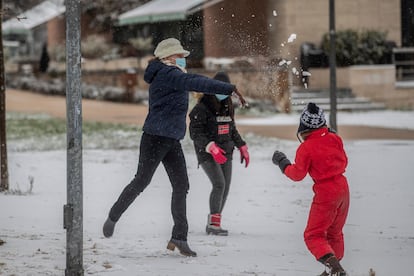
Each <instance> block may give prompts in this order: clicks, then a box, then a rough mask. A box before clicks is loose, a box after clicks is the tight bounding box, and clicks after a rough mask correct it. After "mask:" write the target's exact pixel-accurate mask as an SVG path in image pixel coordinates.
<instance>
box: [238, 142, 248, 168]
mask: <svg viewBox="0 0 414 276" xmlns="http://www.w3.org/2000/svg"><path fill="white" fill-rule="evenodd" d="M239 150H240V163H243V160H244V161H245V162H246V163H245V166H244V167H245V168H247V166H248V165H249V161H250V157H249V152H248V151H247V145H244V146H241V147H240V148H239Z"/></svg>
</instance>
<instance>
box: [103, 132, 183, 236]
mask: <svg viewBox="0 0 414 276" xmlns="http://www.w3.org/2000/svg"><path fill="white" fill-rule="evenodd" d="M160 162H162V164H163V165H164V167H165V170H166V171H167V174H168V177H169V179H170V182H171V185H172V197H171V213H172V217H173V220H174V226H173V229H172V238H174V239H179V240H187V234H188V222H187V214H186V212H187V210H186V200H187V192H188V189H189V182H188V175H187V167H186V162H185V158H184V153H183V150H182V148H181V144H180V141H178V140H175V139H171V138H167V137H162V136H155V135H149V134H146V133H144V134H143V135H142V139H141V145H140V155H139V162H138V169H137V173H136V174H135V177H134V179H132V181H131V183H129V184H128V185H127V186H126V187H125V188H124V190H123V191H122V193H121V194H120V196H119V198H118V200H117V201H116V202H115V204H114V205H113V206H112V208H111V210H110V212H109V218H110V219H111V220H112V221H118V220H119V218H120V217H121V215H122V214H123V213H124V212H125V210H126V209H127V208H128V207H129V205H131V203H132V202H133V201H134V200H135V198H136V197H137V196H138V195H139V194H140V193H141V192H142V191H143V190H144V189H145V188H146V187H147V186H148V185H149V183H150V182H151V179H152V177H153V175H154V173H155V170H156V169H157V167H158V165H159V164H160Z"/></svg>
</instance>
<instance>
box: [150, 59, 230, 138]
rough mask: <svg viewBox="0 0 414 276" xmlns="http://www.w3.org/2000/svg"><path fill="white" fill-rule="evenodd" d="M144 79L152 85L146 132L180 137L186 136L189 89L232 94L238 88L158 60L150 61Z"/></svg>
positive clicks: (208, 92)
mask: <svg viewBox="0 0 414 276" xmlns="http://www.w3.org/2000/svg"><path fill="white" fill-rule="evenodd" d="M144 80H145V81H146V82H147V83H149V84H150V87H149V112H148V115H147V118H146V119H145V123H144V127H143V131H144V132H145V133H147V134H151V135H158V136H164V137H169V138H173V139H176V140H181V139H183V138H184V135H185V131H186V116H187V111H188V96H189V93H188V92H189V91H196V92H204V93H207V94H215V93H217V94H225V95H230V94H231V93H232V92H233V91H234V90H235V86H234V85H233V84H230V83H226V82H221V81H218V80H214V79H210V78H207V77H204V76H201V75H197V74H188V73H184V72H183V71H181V70H180V69H179V68H178V67H175V66H169V65H166V64H164V63H162V62H160V61H159V60H157V59H156V60H154V61H151V62H150V63H149V64H148V67H147V69H146V70H145V74H144Z"/></svg>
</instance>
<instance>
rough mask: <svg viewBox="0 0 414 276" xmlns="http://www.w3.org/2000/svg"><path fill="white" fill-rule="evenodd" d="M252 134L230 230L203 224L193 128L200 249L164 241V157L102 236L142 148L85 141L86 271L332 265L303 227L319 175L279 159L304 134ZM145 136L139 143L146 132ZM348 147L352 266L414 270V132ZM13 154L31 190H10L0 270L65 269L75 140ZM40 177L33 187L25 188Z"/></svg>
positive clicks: (303, 269)
mask: <svg viewBox="0 0 414 276" xmlns="http://www.w3.org/2000/svg"><path fill="white" fill-rule="evenodd" d="M345 116H348V115H343V116H342V115H341V114H340V116H338V122H339V125H340V124H341V123H343V124H345V123H346V122H345V121H341V120H343V119H344V118H345ZM349 116H357V115H353V114H349ZM403 118H406V119H403ZM407 118H408V119H407ZM410 118H411V119H410ZM413 118H414V117H413V113H412V112H406V113H398V112H389V113H388V112H386V113H381V114H378V113H375V112H373V113H364V116H363V120H362V119H361V118H359V119H356V120H357V121H358V122H361V123H362V122H372V124H377V123H378V124H380V125H382V126H387V127H390V126H393V127H400V128H408V129H413V128H414V120H413ZM266 120H268V121H273V122H275V120H276V121H279V122H286V121H287V120H292V121H291V122H292V123H296V122H297V120H298V117H297V115H296V116H287V117H286V118H283V117H273V118H270V119H265V118H262V119H260V120H258V121H256V123H258V124H262V123H263V122H264V121H266ZM354 122H355V121H354ZM374 122H375V123H374ZM387 122H390V124H388V123H387ZM239 123H247V122H246V121H244V122H239ZM245 138H246V140H247V142H248V144H249V149H250V155H251V164H250V166H249V167H248V168H247V169H246V168H244V166H242V165H241V164H240V163H239V162H238V158H239V156H238V152H237V151H236V152H235V155H234V157H235V161H234V171H233V182H232V187H231V191H230V195H229V199H228V203H227V206H226V208H225V210H224V213H223V226H224V227H225V228H227V229H228V230H229V231H230V235H229V236H228V237H215V236H207V235H206V234H205V232H204V229H205V223H206V220H207V213H208V196H209V191H210V188H211V187H210V183H209V181H208V179H207V177H206V176H205V174H204V172H203V171H202V169H201V168H200V169H198V168H197V162H196V157H195V154H194V152H193V147H192V144H191V141H190V140H189V138H188V137H186V138H185V139H184V140H183V147H184V150H185V154H186V158H187V166H188V172H189V178H190V184H191V188H190V191H189V194H188V207H187V208H188V211H187V213H188V219H189V224H190V233H189V237H188V239H189V244H190V246H191V247H192V249H193V250H195V251H196V252H197V254H198V257H196V258H187V257H183V256H181V255H179V254H178V253H177V252H170V251H168V250H167V249H166V245H167V241H168V239H169V238H170V234H171V227H172V219H171V214H170V196H171V186H170V184H169V181H168V177H167V175H166V173H165V170H164V168H163V167H162V166H161V167H159V168H158V170H157V172H156V174H155V176H154V178H153V180H152V183H151V185H150V186H149V187H148V188H147V189H146V190H145V191H144V193H143V194H141V195H140V196H139V197H138V198H137V200H136V201H135V202H134V203H133V205H132V206H131V207H130V208H129V209H128V210H127V212H126V213H125V214H124V216H123V217H122V218H121V220H120V221H119V223H118V224H117V226H116V229H115V234H114V236H113V237H112V238H110V239H105V238H104V237H103V235H102V224H103V222H104V220H105V218H106V216H107V213H108V211H109V208H110V207H111V205H112V204H113V202H114V201H115V200H116V198H117V197H118V195H119V193H120V192H121V190H122V189H123V188H124V186H125V185H126V184H127V183H128V182H129V181H130V179H131V177H132V176H133V174H134V173H135V170H136V165H137V159H138V154H137V153H138V152H137V151H138V149H137V147H131V148H128V149H117V148H115V149H107V148H105V149H96V148H90V147H88V145H85V150H84V154H83V189H84V202H83V204H84V269H85V275H89V274H91V275H108V276H110V275H111V276H115V275H116V276H118V275H122V276H123V275H128V276H129V275H148V276H149V275H150V276H154V275H183V276H184V275H203V276H207V275H208V276H211V275H278V276H279V275H280V276H284V275H286V276H288V275H291V276H302V275H303V276H305V275H306V276H309V275H317V274H318V273H321V272H322V270H323V267H322V265H320V264H319V263H317V262H316V261H315V260H314V259H313V257H312V256H311V255H310V253H309V252H308V250H307V249H306V247H305V244H304V242H303V237H302V233H303V229H304V227H305V224H306V219H307V214H308V209H309V205H310V202H311V199H312V189H311V185H312V182H311V179H310V178H306V179H305V180H304V181H302V182H298V183H294V182H291V181H290V180H288V179H287V178H286V177H285V176H284V175H282V174H281V172H280V170H279V168H277V167H275V166H274V165H273V164H272V162H271V161H270V159H271V156H272V153H273V151H274V150H275V149H279V150H283V151H285V152H286V153H287V155H288V156H289V157H290V158H291V159H293V157H294V153H295V150H296V147H297V145H298V143H297V142H296V141H286V140H279V139H270V138H262V137H258V136H254V135H247V136H246V137H245ZM136 140H137V143H136V145H138V140H139V135H138V134H137V136H136ZM128 143H130V141H129V142H128ZM11 144H13V143H12V142H11ZM345 147H346V150H347V153H348V157H349V166H348V170H347V172H346V176H347V177H348V180H349V183H350V189H351V209H350V212H349V218H348V221H347V224H346V226H345V229H344V232H345V239H346V253H345V258H344V260H343V262H342V263H343V266H344V267H345V268H346V269H347V270H348V272H349V274H350V275H351V276H362V275H368V270H369V269H370V268H373V269H374V270H375V271H376V273H377V275H382V276H391V275H408V274H409V273H410V272H409V271H410V270H409V267H411V265H412V260H413V258H414V220H413V215H412V214H413V213H414V200H413V198H414V186H413V179H414V170H413V164H414V154H413V153H414V141H412V140H411V141H402V140H379V141H377V140H375V141H373V140H368V141H367V140H364V141H346V142H345ZM8 158H9V173H10V185H11V189H12V190H14V191H15V192H16V191H20V192H22V193H23V195H18V194H17V192H16V193H15V194H0V239H2V240H4V241H5V243H4V244H3V245H1V246H0V275H19V276H20V275H64V270H65V267H66V263H65V262H66V251H65V250H66V249H65V248H66V231H65V230H64V229H63V205H64V204H65V203H66V151H65V150H64V149H58V150H56V149H55V150H51V151H45V150H29V151H27V150H25V151H13V150H12V151H10V152H9V155H8ZM30 179H32V180H33V190H32V191H31V192H29V193H27V194H24V192H25V191H27V190H28V189H29V186H30V184H29V183H30ZM407 272H408V274H407Z"/></svg>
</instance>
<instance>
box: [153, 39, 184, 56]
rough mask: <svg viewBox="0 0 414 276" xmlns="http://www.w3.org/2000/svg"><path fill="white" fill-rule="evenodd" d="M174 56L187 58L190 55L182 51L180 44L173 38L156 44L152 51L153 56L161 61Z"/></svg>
mask: <svg viewBox="0 0 414 276" xmlns="http://www.w3.org/2000/svg"><path fill="white" fill-rule="evenodd" d="M176 54H183V55H184V57H187V56H188V55H190V52H189V51H187V50H184V48H183V46H182V45H181V42H180V41H179V40H178V39H175V38H167V39H164V40H163V41H161V42H160V43H158V45H157V47H156V48H155V51H154V55H155V56H156V57H157V58H159V59H163V58H166V57H169V56H172V55H176Z"/></svg>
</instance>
